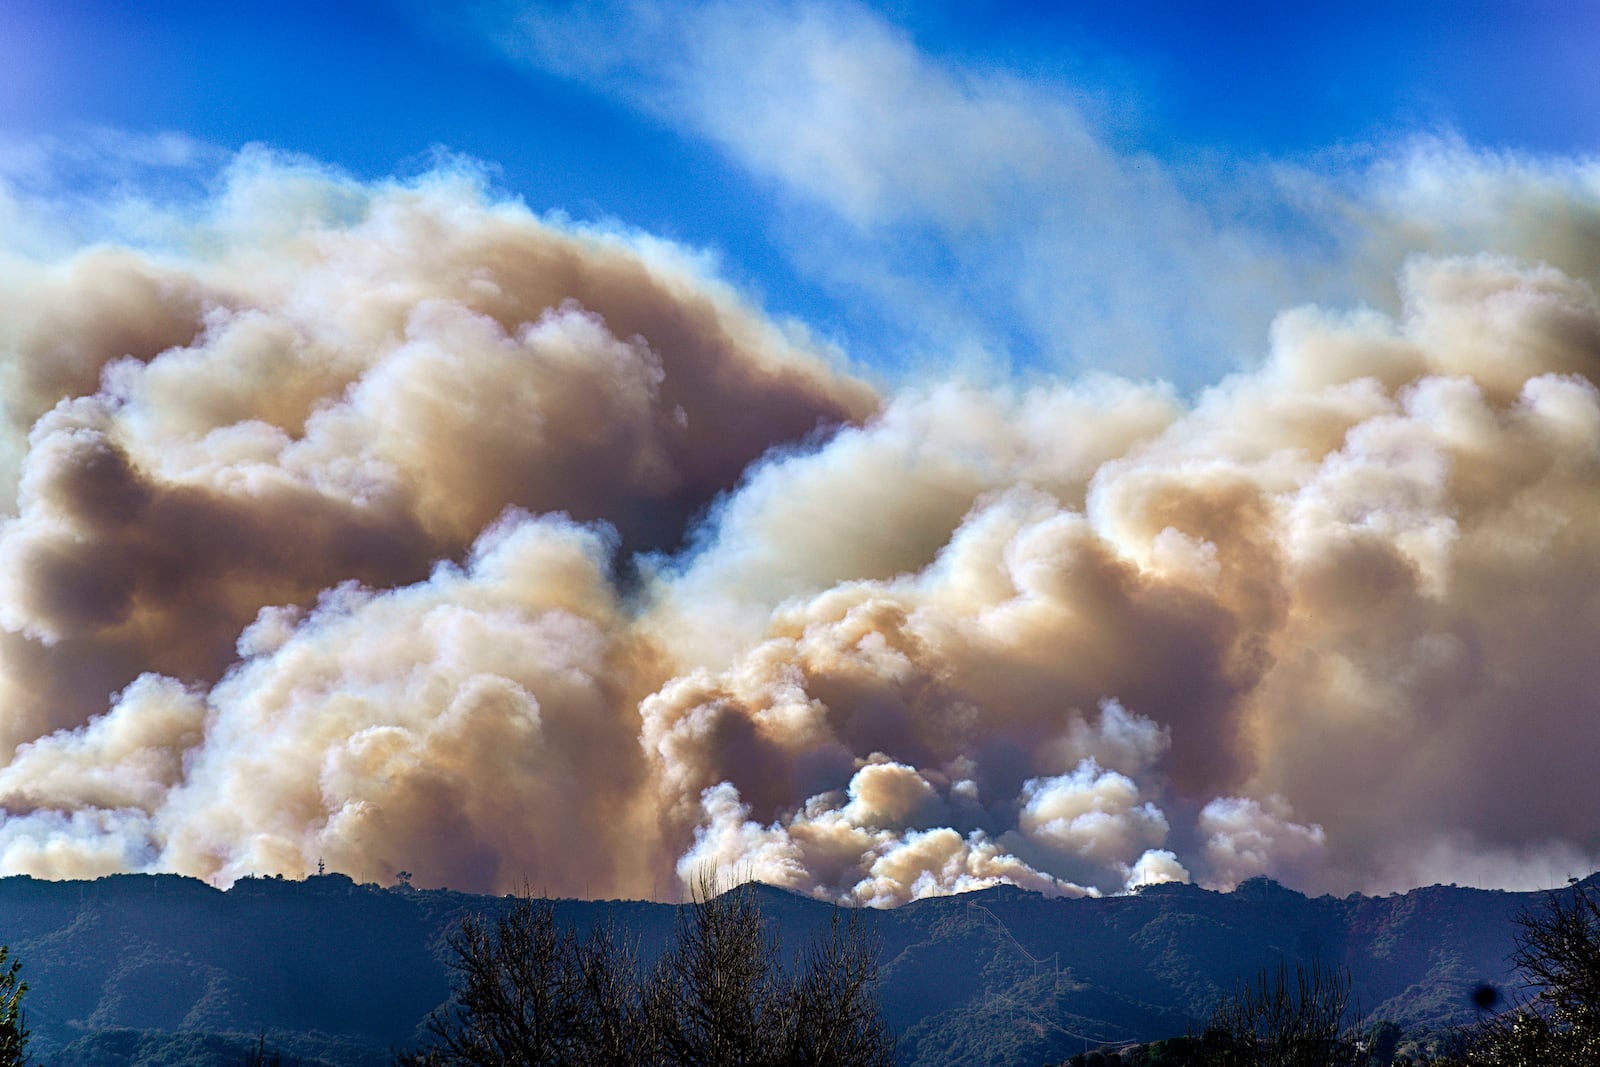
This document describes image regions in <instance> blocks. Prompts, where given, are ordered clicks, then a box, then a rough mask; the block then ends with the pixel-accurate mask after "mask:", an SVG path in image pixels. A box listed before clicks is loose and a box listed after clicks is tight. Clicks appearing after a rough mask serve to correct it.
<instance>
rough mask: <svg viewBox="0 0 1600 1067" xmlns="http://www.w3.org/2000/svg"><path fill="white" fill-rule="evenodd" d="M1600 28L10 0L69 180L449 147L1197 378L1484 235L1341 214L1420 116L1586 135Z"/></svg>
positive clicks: (1158, 8) (960, 352) (899, 364)
mask: <svg viewBox="0 0 1600 1067" xmlns="http://www.w3.org/2000/svg"><path fill="white" fill-rule="evenodd" d="M1597 30H1600V13H1597V10H1596V9H1595V7H1594V6H1593V5H1590V4H1583V3H1528V4H1494V3H1479V2H1459V3H1448V4H1447V3H1442V2H1441V3H1433V2H1411V3H1385V4H1359V3H1358V4H1349V3H1345V4H1310V5H1283V4H1257V3H1240V4H1227V5H1220V6H1217V5H1194V4H1099V3H1081V2H1080V3H1056V4H1021V5H1009V4H1008V5H971V4H910V3H887V4H879V5H875V6H872V5H857V4H848V3H832V4H782V3H759V4H744V5H731V4H728V5H720V4H674V3H633V4H526V3H479V4H475V5H466V6H461V7H456V6H451V7H449V8H448V9H445V8H440V9H438V10H437V11H436V10H434V9H433V8H432V7H431V6H430V5H421V4H405V3H380V2H376V0H342V2H334V3H317V4H310V3H299V2H291V3H284V4H275V5H270V6H268V5H214V4H204V3H179V2H165V3H153V4H142V5H137V6H136V7H131V6H128V5H118V4H111V3H104V2H87V0H64V2H49V3H46V2H42V0H8V3H6V4H5V6H4V7H3V8H0V137H3V138H4V139H5V142H6V143H7V144H9V145H10V146H11V149H12V151H11V156H12V158H13V159H15V158H17V157H18V156H21V157H22V158H29V159H34V160H37V159H38V158H39V156H40V151H39V145H41V144H44V145H46V146H48V147H47V149H46V150H45V152H44V156H45V157H47V158H49V160H50V162H49V163H48V164H47V165H45V166H43V167H42V169H41V167H40V166H39V165H38V164H37V162H36V163H35V164H34V169H33V171H32V172H31V174H32V176H33V178H34V179H35V180H38V181H46V182H49V183H53V184H55V185H57V186H60V185H65V184H71V183H89V184H93V183H94V182H97V181H98V182H101V183H104V182H107V181H110V182H113V183H121V184H122V185H124V186H125V185H127V184H129V183H131V184H134V185H137V186H139V187H140V188H160V187H162V186H163V185H164V184H173V183H176V184H178V185H179V186H180V187H181V185H182V182H183V181H185V180H187V181H190V182H191V183H193V184H196V185H197V187H202V188H203V187H204V185H205V177H206V175H207V174H208V173H210V172H211V171H212V170H214V169H215V167H217V166H218V165H219V163H218V160H219V159H220V158H225V155H226V153H228V152H231V151H234V150H237V149H238V148H240V147H241V146H243V145H246V144H251V143H260V144H265V145H267V146H269V147H271V148H273V149H275V150H279V151H282V152H288V153H296V154H303V155H305V156H308V157H311V158H313V159H316V160H319V161H322V162H323V163H326V164H330V165H333V166H335V167H338V168H341V169H343V170H346V171H348V172H350V173H351V174H353V175H355V176H356V177H358V178H364V179H380V178H383V177H385V176H390V175H399V176H406V175H414V174H416V173H418V172H421V171H424V170H426V169H428V168H429V167H431V166H434V165H436V164H437V163H438V160H439V158H440V151H441V150H443V152H445V153H449V154H456V155H459V156H464V157H468V158H471V159H474V160H477V161H479V162H481V163H482V164H484V165H486V166H487V167H488V168H489V171H490V174H491V176H492V180H493V181H494V183H495V184H496V186H497V187H499V188H500V189H502V190H503V191H505V192H506V193H508V194H510V195H513V196H516V197H519V198H521V199H522V200H524V201H525V202H526V203H527V204H528V205H529V206H530V207H531V208H533V209H534V210H536V211H541V212H560V213H564V214H567V215H569V216H571V217H573V218H575V219H578V220H585V221H596V220H604V221H607V222H610V223H615V224H620V225H622V226H625V227H628V228H632V229H637V230H642V231H645V232H648V233H651V234H654V235H657V236H661V237H666V238H669V239H672V240H675V241H678V242H681V243H683V244H685V245H688V246H690V247H691V248H694V249H697V250H704V251H707V252H709V253H711V254H712V255H713V256H715V257H716V261H717V263H718V268H717V269H718V270H719V272H720V273H722V274H723V275H724V276H725V277H727V278H729V279H730V280H731V281H733V282H734V284H736V285H737V286H739V287H740V288H741V289H743V290H744V291H746V292H747V293H748V294H750V296H751V297H752V299H754V300H756V301H758V302H759V303H761V304H762V305H763V306H764V307H766V308H767V309H768V310H769V311H771V312H773V313H774V314H777V315H779V316H789V317H794V318H796V319H798V320H799V321H801V322H803V323H805V324H806V325H807V326H808V327H810V328H811V329H813V330H814V331H816V332H817V333H818V334H820V335H821V336H822V337H823V338H824V339H826V340H829V341H833V342H835V343H837V344H839V345H840V346H841V347H842V348H843V349H844V350H845V351H847V352H848V353H849V355H850V356H851V357H852V358H853V359H855V360H856V361H857V362H858V363H860V364H862V365H864V366H866V367H869V368H873V369H874V370H876V372H878V373H879V374H881V375H885V376H888V377H891V378H892V377H895V376H899V375H904V374H913V373H916V372H917V371H918V370H920V369H922V368H926V367H928V366H929V365H933V366H937V367H939V368H940V369H941V370H943V371H946V372H948V371H950V370H959V371H963V372H967V373H971V374H973V375H977V376H993V375H995V374H1002V375H1004V374H1011V373H1018V372H1020V373H1022V374H1024V375H1026V374H1029V373H1044V374H1051V375H1068V376H1070V375H1076V374H1080V373H1084V372H1087V371H1110V372H1113V373H1122V374H1128V375H1131V376H1134V377H1148V376H1159V377H1164V378H1167V379H1169V380H1172V381H1174V382H1176V383H1177V384H1178V385H1179V386H1180V387H1181V388H1184V389H1192V388H1194V387H1196V386H1199V385H1202V384H1205V383H1207V382H1209V381H1212V380H1215V379H1216V378H1217V377H1218V376H1219V375H1221V374H1223V373H1225V372H1226V371H1227V370H1229V369H1232V368H1234V367H1237V366H1240V365H1243V364H1248V363H1250V362H1251V361H1252V360H1254V359H1256V358H1258V357H1259V355H1260V353H1261V352H1262V351H1263V350H1264V348H1265V346H1266V344H1267V343H1268V342H1267V337H1268V333H1267V331H1268V327H1269V324H1270V322H1271V320H1272V318H1273V316H1274V315H1275V314H1276V313H1277V311H1278V310H1280V309H1281V308H1283V307H1286V306H1291V305H1293V304H1296V303H1300V302H1303V301H1321V302H1325V303H1329V304H1332V305H1334V306H1350V305H1353V304H1359V303H1363V302H1371V303H1377V304H1379V305H1383V304H1384V302H1385V300H1386V299H1387V298H1388V295H1389V294H1388V290H1390V289H1392V278H1393V274H1394V271H1395V269H1396V268H1397V266H1398V264H1399V262H1400V259H1401V258H1402V256H1403V255H1404V254H1405V253H1407V252H1411V251H1419V250H1420V251H1430V250H1436V249H1438V250H1446V251H1463V250H1470V251H1478V250H1481V249H1480V248H1476V247H1467V246H1468V245H1470V244H1471V243H1472V242H1471V241H1467V244H1465V245H1463V244H1460V243H1459V241H1458V243H1451V242H1452V240H1455V239H1454V238H1452V239H1446V238H1444V237H1440V236H1439V233H1440V232H1442V228H1440V227H1435V228H1434V229H1433V230H1431V231H1430V233H1432V234H1433V236H1431V237H1424V238H1423V239H1422V240H1421V241H1420V242H1416V241H1413V245H1414V247H1413V246H1407V247H1406V248H1390V249H1387V250H1386V251H1382V252H1373V251H1372V249H1371V248H1370V247H1369V246H1370V244H1371V241H1370V240H1369V237H1370V234H1368V233H1366V232H1360V233H1358V232H1355V230H1353V229H1352V227H1351V226H1350V223H1349V220H1350V218H1351V216H1352V214H1364V213H1366V205H1368V204H1370V203H1371V202H1372V201H1373V200H1374V199H1377V200H1384V199H1385V195H1386V194H1385V193H1383V192H1382V191H1378V192H1375V191H1374V189H1375V187H1376V186H1379V185H1382V186H1384V188H1385V189H1392V187H1393V184H1394V182H1395V181H1396V179H1395V177H1394V175H1395V172H1396V168H1397V167H1398V169H1399V170H1401V171H1409V172H1415V170H1416V169H1417V165H1416V163H1415V160H1416V159H1417V157H1418V155H1419V152H1420V153H1421V154H1423V155H1430V156H1431V157H1432V158H1438V157H1439V156H1440V155H1445V156H1450V157H1452V158H1454V159H1456V160H1457V161H1460V160H1462V159H1466V158H1471V159H1473V160H1481V159H1483V158H1488V159H1490V160H1491V169H1492V168H1493V167H1501V168H1502V169H1504V167H1505V166H1507V165H1516V166H1523V165H1526V164H1529V163H1530V162H1531V163H1532V164H1535V165H1542V166H1547V167H1548V166H1550V165H1564V163H1565V162H1566V161H1568V160H1577V159H1581V158H1584V157H1587V156H1588V155H1589V154H1590V153H1591V152H1592V150H1593V146H1594V144H1595V142H1596V140H1597V134H1600V129H1597V126H1600V107H1596V106H1595V104H1596V103H1597V102H1600V100H1597V97H1600V73H1597V68H1596V66H1595V64H1593V63H1592V62H1591V61H1590V56H1591V54H1592V48H1591V47H1590V46H1591V44H1592V42H1594V41H1595V40H1596V39H1597ZM790 134H793V135H794V137H793V139H792V140H790V141H788V142H787V143H786V141H785V139H786V138H787V137H788V136H789V135H790ZM173 135H177V136H176V137H174V136H173ZM162 136H164V137H165V138H166V140H165V141H164V142H161V143H163V144H164V145H165V146H166V147H167V149H168V150H167V151H166V152H165V153H161V152H157V153H154V155H153V156H152V153H151V152H149V151H148V150H147V149H148V145H149V143H150V140H149V139H151V138H157V137H162ZM84 144H89V145H94V146H99V147H97V148H95V149H94V150H93V151H89V152H87V153H86V152H83V151H81V150H80V151H77V152H74V151H73V148H72V146H74V145H77V146H82V145H84ZM107 145H111V147H110V148H106V147H105V146H107ZM1419 145H1423V146H1424V148H1423V149H1420V150H1419V148H1418V146H1419ZM18 146H22V147H24V148H27V149H29V150H30V152H31V154H30V152H23V151H21V150H20V149H19V148H18ZM141 146H144V147H143V148H141ZM175 146H183V147H182V148H181V150H180V149H179V148H178V147H175ZM1506 153H1514V154H1515V156H1514V157H1509V156H1507V155H1506ZM118 156H121V157H125V158H122V159H120V160H118V159H116V158H108V157H118ZM128 158H132V159H133V160H135V161H136V163H137V165H136V166H134V167H133V169H132V170H130V169H129V168H128V166H127V163H128ZM1508 159H1512V161H1513V163H1512V164H1507V162H1506V161H1507V160H1508ZM1396 161H1399V163H1398V164H1397V163H1396ZM1551 161H1554V164H1552V162H1551ZM152 163H156V164H159V165H151V164H152ZM12 169H13V171H14V172H15V171H16V169H17V168H16V166H15V165H14V164H13V168H12ZM41 174H43V175H44V177H42V178H41V177H40V175H41ZM25 176H26V175H25ZM13 180H14V181H20V180H22V179H21V178H18V177H17V176H16V174H15V173H14V174H13ZM1404 180H1405V179H1401V184H1404ZM1352 204H1355V205H1357V207H1356V208H1355V209H1352V206H1351V205H1352ZM1363 225H1366V226H1368V228H1369V229H1370V228H1371V227H1370V224H1368V223H1363ZM1378 228H1379V229H1382V228H1383V225H1382V224H1379V225H1378ZM1426 228H1427V227H1424V229H1426ZM1457 237H1458V238H1459V237H1460V235H1457ZM1473 239H1474V240H1476V241H1477V242H1478V243H1479V244H1484V243H1486V242H1487V243H1489V244H1491V245H1492V244H1493V242H1492V241H1489V239H1487V238H1484V237H1482V235H1477V236H1476V237H1474V238H1473ZM1461 240H1465V238H1461ZM1494 240H1495V241H1499V240H1503V238H1502V237H1500V236H1498V235H1497V236H1496V237H1495V238H1494ZM1490 250H1503V251H1509V252H1511V253H1513V254H1515V253H1517V252H1518V251H1519V249H1518V248H1516V247H1505V248H1494V247H1491V249H1490Z"/></svg>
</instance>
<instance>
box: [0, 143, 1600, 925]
mask: <svg viewBox="0 0 1600 1067" xmlns="http://www.w3.org/2000/svg"><path fill="white" fill-rule="evenodd" d="M1548 192H1549V191H1548V190H1544V191H1543V192H1542V193H1541V195H1547V194H1548ZM152 210H155V209H154V208H152ZM164 225H165V227H166V231H167V233H168V234H169V239H168V240H166V241H165V242H164V243H163V244H162V245H161V246H160V247H159V248H145V247H134V246H133V245H115V244H96V245H85V246H82V247H77V248H74V249H71V250H69V251H64V252H52V253H44V252H40V251H38V250H33V251H27V250H24V249H22V248H17V247H13V248H0V359H3V366H0V372H3V375H4V378H3V399H4V408H3V416H4V422H3V425H0V506H3V509H4V513H5V516H6V517H5V518H4V520H3V526H0V757H3V760H4V766H3V769H0V808H3V809H4V819H3V821H0V871H3V872H4V873H28V874H33V875H38V876H44V877H55V878H65V877H92V876H96V875H100V874H105V873H109V872H115V871H177V872H182V873H185V874H191V875H195V876H199V877H203V878H206V879H209V880H211V881H213V882H215V883H218V884H228V883H230V882H231V881H233V880H234V879H236V878H239V877H241V876H243V875H246V874H249V873H252V872H254V873H260V874H268V873H283V874H285V875H289V876H300V875H303V874H305V873H306V872H308V871H310V870H313V869H315V867H316V865H317V863H318V861H319V859H322V860H325V862H326V863H327V864H328V866H329V867H330V868H332V869H335V870H342V871H347V872H349V873H351V874H352V875H354V876H356V877H357V878H360V879H371V880H388V879H389V878H391V877H392V876H393V875H394V873H395V872H396V871H397V870H399V869H401V868H404V869H407V870H410V871H413V872H415V877H416V879H417V881H418V882H419V883H420V884H432V885H439V884H448V885H450V886H451V887H454V888H460V889H474V890H486V891H506V890H510V889H513V888H515V887H517V886H519V885H521V884H523V883H524V882H528V883H531V884H534V885H538V886H541V887H544V888H546V889H548V890H549V891H551V892H554V893H561V894H582V895H591V896H650V895H652V894H655V895H661V896H671V895H673V894H675V893H676V891H677V890H676V886H677V885H678V884H679V880H680V879H683V878H689V877H692V876H693V875H694V874H695V873H696V872H698V871H700V870H702V869H705V868H706V867H707V866H710V867H713V868H715V869H718V870H720V871H722V872H725V873H728V874H741V875H752V876H755V877H759V878H763V879H766V880H768V881H772V882H776V883H779V884H782V885H786V886H790V887H793V888H795V889H798V890H801V891H804V892H808V893H812V894H814V895H817V896H821V897H826V898H830V899H838V900H846V901H855V902H863V903H871V904H876V905H890V904H895V903H899V902H903V901H906V900H910V899H913V898H915V897H918V896H924V895H928V894H938V893H949V892H954V891H959V890H962V889H967V888H975V887H980V886H985V885H991V884H995V883H997V882H1011V883H1015V884H1018V885H1022V886H1026V887H1029V888H1033V889H1038V890H1041V891H1044V892H1048V893H1054V894H1085V893H1091V894H1093V893H1112V892H1118V891H1121V890H1124V889H1125V888H1127V887H1129V886H1133V885H1138V884H1142V883H1146V882H1150V881H1159V880H1164V879H1183V880H1191V879H1192V880H1195V881H1198V882H1201V883H1203V884H1206V885H1212V886H1218V887H1224V888H1226V887H1230V886H1232V885H1234V884H1236V883H1237V882H1239V881H1240V880H1242V879H1244V878H1247V877H1250V876H1253V875H1256V874H1263V873H1264V874H1270V875H1273V876H1275V877H1278V878H1281V879H1283V880H1285V881H1287V882H1289V883H1290V884H1293V885H1295V886H1297V887H1300V888H1304V889H1307V890H1312V891H1322V890H1331V891H1339V892H1344V891H1349V890H1353V889H1360V890H1385V889H1391V888H1397V887H1402V886H1407V885H1413V884H1418V883H1421V882H1426V881H1436V880H1460V881H1467V882H1475V883H1478V884H1488V885H1507V886H1511V885H1522V884H1532V883H1538V882H1542V881H1549V880H1551V878H1552V876H1553V875H1555V876H1564V875H1565V874H1567V873H1578V872H1587V871H1589V870H1591V869H1593V868H1594V867H1595V866H1596V865H1597V862H1600V826H1597V825H1596V823H1595V821H1594V820H1593V818H1592V817H1591V815H1592V812H1594V811H1595V810H1596V809H1597V807H1600V775H1596V774H1594V773H1593V766H1592V754H1593V753H1594V752H1596V751H1600V714H1597V709H1596V707H1595V699H1596V698H1595V696H1594V694H1596V693H1597V692H1600V658H1597V657H1595V656H1594V654H1593V644H1594V641H1593V635H1594V634H1596V633H1600V390H1597V386H1596V382H1597V381H1600V300H1597V298H1596V295H1595V292H1594V290H1593V288H1592V286H1591V284H1590V281H1589V278H1588V277H1587V276H1585V275H1584V274H1583V273H1582V272H1581V271H1575V270H1570V269H1569V270H1562V269H1557V268H1556V267H1553V266H1549V265H1544V264H1541V263H1540V262H1539V261H1538V258H1537V257H1529V258H1524V259H1515V260H1513V259H1510V258H1501V257H1492V256H1434V257H1427V256H1419V257H1413V258H1411V259H1410V260H1408V261H1407V262H1406V265H1405V267H1404V269H1403V271H1402V272H1401V274H1400V276H1399V277H1398V279H1397V281H1396V284H1397V288H1396V295H1395V301H1396V302H1395V307H1396V308H1398V310H1397V311H1394V312H1380V311H1376V310H1372V309H1366V308H1363V309H1345V310H1341V309H1319V308H1309V307H1308V308H1297V309H1289V310H1286V311H1285V312H1283V313H1282V314H1281V315H1280V316H1279V318H1278V320H1277V323H1276V325H1275V327H1274V331H1273V334H1272V337H1271V339H1270V351H1269V352H1268V354H1267V355H1266V357H1265V358H1264V359H1263V360H1262V361H1260V362H1259V365H1257V366H1255V367H1254V368H1253V369H1250V370H1247V371H1241V372H1240V373H1238V374H1236V375H1234V376H1232V377H1230V378H1228V379H1226V380H1224V381H1223V382H1221V383H1220V384H1218V385H1215V386H1213V387H1211V388H1210V389H1208V390H1206V391H1205V392H1203V393H1201V394H1200V395H1198V396H1197V397H1195V398H1193V399H1192V400H1184V399H1180V398H1178V397H1176V396H1175V395H1173V393H1172V392H1171V391H1170V390H1169V389H1167V388H1165V387H1163V386H1160V385H1154V384H1142V383H1136V382H1129V381H1123V380H1117V379H1109V378H1106V379H1094V380H1089V381H1080V382H1075V383H1066V382H1034V383H1031V384H1028V385H1010V386H1008V385H996V386H987V387H984V386H976V385H972V384H960V383H956V382H938V381H917V382H909V383H903V384H900V385H897V386H896V387H895V388H893V389H887V390H883V389H878V388H875V387H873V386H872V385H869V384H868V383H867V382H866V381H864V380H863V379H862V378H861V377H859V376H858V375H856V374H854V373H852V372H851V370H850V368H849V366H848V365H847V363H846V362H845V361H844V359H843V357H842V356H840V355H839V354H838V353H836V352H832V351H830V350H828V349H827V348H826V346H823V345H821V344H820V343H818V342H816V341H815V340H814V339H811V338H809V337H808V336H806V335H805V334H804V332H803V331H802V330H801V329H800V328H798V327H795V326H792V325H780V324H776V323H773V322H771V321H768V320H767V319H766V318H765V317H764V316H763V315H762V314H761V313H760V312H759V311H758V310H756V309H754V308H752V307H750V306H748V305H747V304H745V303H743V302H742V301H741V299H740V298H739V297H738V296H737V295H736V294H735V293H733V292H732V291H731V290H730V289H729V288H727V287H726V286H725V285H723V284H722V283H720V282H718V281H717V280H716V279H715V277H713V276H712V275H711V274H710V272H709V271H708V270H707V269H706V268H705V267H704V266H703V265H702V264H701V263H700V262H699V261H697V260H696V259H694V258H693V257H692V256H690V255H688V254H686V253H684V252H683V251H682V250H680V249H677V248H675V247H673V246H671V245H669V244H666V243H664V242H659V241H654V240H651V239H648V238H646V237H643V236H639V235H628V234H618V233H615V232H604V231H599V230H594V229H584V228H580V227H574V226H570V225H565V224H561V223H558V222H552V221H547V220H541V219H540V218H538V217H536V216H534V215H532V214H530V213H529V212H528V211H526V210H525V209H524V208H522V207H520V206H518V205H515V204H510V203H506V202H503V201H500V200H497V199H496V198H495V197H493V196H491V195H490V194H488V193H487V192H485V190H484V189H483V187H482V186H481V184H479V183H477V182H475V181H473V180H471V179H470V178H466V177H463V176H461V175H458V174H451V173H439V174H434V175H431V176H429V177H427V178H424V179H422V180H419V181H417V182H412V183H407V184H400V183H385V184H375V185H366V184H361V183H358V182H354V181H352V180H349V179H345V178H340V177H337V176H333V175H329V174H324V173H321V172H317V171H314V170H308V169H307V168H305V167H297V166H290V165H288V164H285V163H282V162H280V161H275V160H272V159H270V158H264V157H260V156H247V157H245V158H241V159H240V160H237V161H236V162H235V164H234V165H233V167H232V169H231V171H230V173H229V176H228V179H227V182H226V185H225V187H224V188H223V189H222V191H221V192H219V193H218V194H217V195H216V196H215V197H214V198H212V199H210V200H208V201H206V202H205V203H204V204H202V205H200V206H198V207H195V206H191V207H190V208H187V209H183V210H180V209H177V208H171V209H168V214H167V216H166V217H165V222H164ZM1559 251H1560V253H1561V255H1560V257H1559V258H1560V261H1561V262H1563V263H1567V264H1570V262H1571V261H1573V260H1574V258H1581V257H1578V255H1577V253H1576V252H1574V251H1573V249H1572V247H1571V245H1570V242H1569V243H1568V244H1566V245H1564V246H1563V248H1562V249H1561V250H1559ZM1557 880H1559V879H1557Z"/></svg>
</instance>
